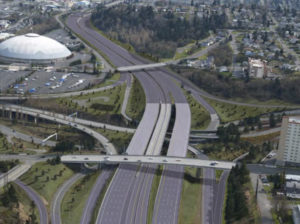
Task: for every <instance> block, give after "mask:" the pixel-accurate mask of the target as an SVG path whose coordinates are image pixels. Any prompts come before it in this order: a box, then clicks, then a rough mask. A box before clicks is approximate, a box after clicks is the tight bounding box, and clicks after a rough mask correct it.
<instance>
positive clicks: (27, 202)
mask: <svg viewBox="0 0 300 224" xmlns="http://www.w3.org/2000/svg"><path fill="white" fill-rule="evenodd" d="M5 189H6V190H4V188H1V189H0V199H1V200H0V223H26V221H28V220H30V215H32V214H34V215H35V220H36V223H39V219H40V218H39V213H38V209H37V207H36V206H35V205H34V206H33V203H32V201H31V199H30V198H29V197H28V196H27V194H26V192H25V191H23V189H22V188H20V187H19V186H18V185H17V184H15V183H10V184H8V185H6V187H5ZM8 189H10V190H8ZM8 191H10V193H9V192H8Z"/></svg>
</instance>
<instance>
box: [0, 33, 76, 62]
mask: <svg viewBox="0 0 300 224" xmlns="http://www.w3.org/2000/svg"><path fill="white" fill-rule="evenodd" d="M70 55H71V52H70V51H69V49H68V48H66V47H65V46H64V45H62V44H61V43H59V42H57V41H56V40H53V39H51V38H48V37H45V36H40V35H38V34H35V33H28V34H25V35H21V36H16V37H13V38H10V39H8V40H6V41H3V42H2V43H1V44H0V56H2V57H7V58H15V59H24V60H52V59H59V58H66V57H68V56H70Z"/></svg>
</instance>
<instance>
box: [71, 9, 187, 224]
mask: <svg viewBox="0 0 300 224" xmlns="http://www.w3.org/2000/svg"><path fill="white" fill-rule="evenodd" d="M88 21H89V15H84V16H82V15H81V14H80V13H78V14H74V15H71V16H70V17H68V18H67V22H66V23H67V25H68V27H69V28H70V29H71V30H73V31H74V32H75V33H77V34H78V35H80V36H81V37H84V38H85V40H86V41H88V42H89V43H90V44H91V45H93V46H94V47H95V48H97V49H99V50H101V51H102V53H104V54H106V55H107V56H108V57H109V59H110V60H111V62H112V63H114V64H115V66H116V67H124V66H132V65H143V64H145V61H143V59H141V58H139V57H138V56H133V55H132V54H130V53H129V52H128V51H126V50H125V49H123V48H121V47H120V46H118V45H116V44H114V43H113V42H111V41H110V40H108V39H106V38H104V37H103V36H101V35H99V33H98V32H97V31H95V30H93V29H92V28H91V27H90V26H89V22H88ZM135 76H136V77H137V78H138V79H139V81H140V82H141V84H142V86H143V88H144V90H145V94H146V97H147V105H146V109H145V112H144V116H143V119H142V121H141V123H140V125H139V127H138V129H137V130H136V132H135V135H134V137H133V139H132V141H131V143H130V145H129V148H128V150H127V152H128V154H131V153H132V152H133V151H132V150H137V153H134V154H141V155H142V154H144V153H145V152H146V149H147V145H148V144H149V141H150V139H151V136H152V133H153V130H154V126H155V125H156V123H157V120H158V116H159V111H158V110H156V112H155V113H153V112H152V113H149V112H147V110H148V108H149V106H150V105H151V104H154V105H155V104H159V103H160V101H161V98H160V97H158V98H157V97H153V96H156V95H157V93H158V92H159V91H160V89H161V90H162V91H163V92H164V93H165V95H167V96H170V95H172V97H173V99H174V102H175V107H176V120H178V121H177V123H178V122H179V123H183V124H184V125H183V126H180V125H176V130H175V128H174V130H173V133H172V135H173V134H174V133H177V132H178V134H176V136H178V137H179V138H178V139H177V140H176V141H178V142H183V145H186V146H185V147H182V146H183V145H182V144H178V145H176V144H173V145H174V149H173V148H172V149H171V148H170V147H169V149H168V151H169V150H171V151H175V152H178V151H181V150H183V154H185V153H186V148H187V142H188V134H189V128H190V111H189V110H188V111H189V113H188V114H182V112H183V111H181V110H180V109H178V108H180V106H179V105H180V104H186V107H187V108H188V104H187V102H186V99H185V97H184V95H183V93H182V92H181V90H180V88H179V87H178V86H177V85H176V84H175V83H174V82H173V80H172V78H170V76H169V75H168V74H167V73H165V72H161V71H158V70H157V71H155V70H153V69H150V70H148V71H147V72H144V71H136V72H135ZM149 79H150V80H149ZM151 79H152V81H151ZM153 81H154V82H153ZM153 83H154V84H153ZM148 104H150V105H148ZM147 106H148V108H147ZM151 107H153V106H151ZM151 107H150V108H151ZM177 110H178V111H177ZM144 119H145V120H147V122H148V123H152V125H153V128H151V129H145V128H142V127H143V125H144V124H142V123H143V120H144ZM147 122H144V123H147ZM175 123H176V121H175ZM140 126H141V127H140ZM148 131H150V135H149V132H148ZM138 132H142V134H138ZM135 136H140V138H138V137H136V138H135ZM173 139H174V140H173V141H175V139H176V138H173ZM138 142H139V143H140V146H139V145H137V143H138ZM133 146H134V147H133ZM132 154H133V153H132ZM135 167H136V166H135V165H126V166H125V165H121V166H120V168H119V169H118V171H117V172H116V174H115V176H114V178H113V182H115V183H113V182H112V184H111V186H110V187H109V189H108V191H107V193H106V195H105V198H104V201H103V203H102V205H101V209H100V215H98V216H99V217H101V218H100V219H99V220H100V221H99V222H97V223H101V221H102V223H104V222H105V223H122V220H123V219H122V217H125V216H123V213H125V214H126V212H127V211H126V207H127V204H126V203H124V201H130V198H131V197H132V195H134V194H132V193H131V192H130V191H131V189H132V180H134V177H135V173H136V171H137V168H135ZM120 170H122V172H124V173H120V172H119V171H120ZM149 172H150V171H149ZM152 175H153V173H152ZM181 181H182V179H180V178H179V182H178V183H179V186H178V187H176V189H177V190H176V194H173V195H172V198H174V199H175V200H176V201H179V199H180V193H181V185H180V183H181ZM151 183H152V181H150V182H148V183H146V182H145V183H142V184H148V185H151ZM178 183H175V184H178ZM114 186H115V187H114ZM144 186H145V185H144ZM110 189H112V190H110ZM113 189H114V190H113ZM114 193H117V194H116V195H115V194H114ZM148 196H149V193H148V192H146V197H145V198H146V201H145V203H144V205H143V209H144V210H146V211H147V209H148V198H149V197H148ZM106 198H108V199H107V200H106ZM109 198H110V199H111V200H109ZM172 198H169V199H168V200H169V201H170V202H171V204H172V205H174V206H176V208H175V207H173V210H174V211H175V210H176V212H175V213H174V217H175V219H177V216H178V209H177V207H178V206H177V205H175V204H174V203H173V202H172V200H173V199H172ZM178 198H179V199H178ZM138 200H139V199H138ZM112 201H113V202H112ZM113 204H115V205H116V206H112V205H113ZM177 204H178V203H177ZM171 209H172V208H171ZM104 217H105V218H104ZM174 217H171V218H170V220H174Z"/></svg>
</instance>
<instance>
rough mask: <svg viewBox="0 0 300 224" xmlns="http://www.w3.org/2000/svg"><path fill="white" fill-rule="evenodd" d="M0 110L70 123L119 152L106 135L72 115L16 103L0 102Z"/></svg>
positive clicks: (110, 150) (109, 149) (108, 151)
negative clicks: (81, 122)
mask: <svg viewBox="0 0 300 224" xmlns="http://www.w3.org/2000/svg"><path fill="white" fill-rule="evenodd" d="M0 110H8V111H10V112H18V113H24V114H28V115H31V116H33V117H38V118H43V119H46V120H49V121H53V122H56V123H60V124H64V125H70V126H71V127H74V128H75V129H77V130H80V131H82V132H85V133H86V134H88V135H91V136H93V137H94V138H95V139H96V140H97V141H99V142H100V143H101V144H102V145H103V146H104V148H105V150H106V151H107V153H109V154H117V150H116V149H115V147H114V145H113V144H112V143H110V142H109V140H108V139H107V138H106V137H104V136H103V135H101V134H99V133H98V132H96V131H94V130H93V129H91V128H88V127H87V126H84V125H81V124H79V122H77V123H75V122H74V121H75V120H76V119H77V118H70V117H68V116H65V115H62V114H55V113H52V112H47V111H41V110H37V109H31V108H24V107H20V106H16V105H9V106H8V105H2V104H0ZM77 121H78V120H77ZM82 121H83V120H82ZM85 122H87V121H85ZM90 123H92V122H91V121H90Z"/></svg>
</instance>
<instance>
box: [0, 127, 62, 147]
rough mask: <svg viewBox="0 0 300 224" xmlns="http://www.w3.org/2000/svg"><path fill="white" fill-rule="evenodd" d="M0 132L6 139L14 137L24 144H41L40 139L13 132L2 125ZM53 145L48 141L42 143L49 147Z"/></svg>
mask: <svg viewBox="0 0 300 224" xmlns="http://www.w3.org/2000/svg"><path fill="white" fill-rule="evenodd" d="M0 132H1V133H3V134H4V135H6V136H7V137H8V138H11V137H14V138H17V139H22V140H23V141H26V142H33V143H35V144H42V142H43V139H41V138H37V137H34V136H30V135H26V134H23V133H21V132H18V131H15V130H13V129H11V128H9V127H6V126H4V125H1V124H0ZM55 144H56V142H54V141H50V140H49V141H46V142H45V143H44V145H46V146H49V147H53V146H55ZM39 151H42V150H39Z"/></svg>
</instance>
